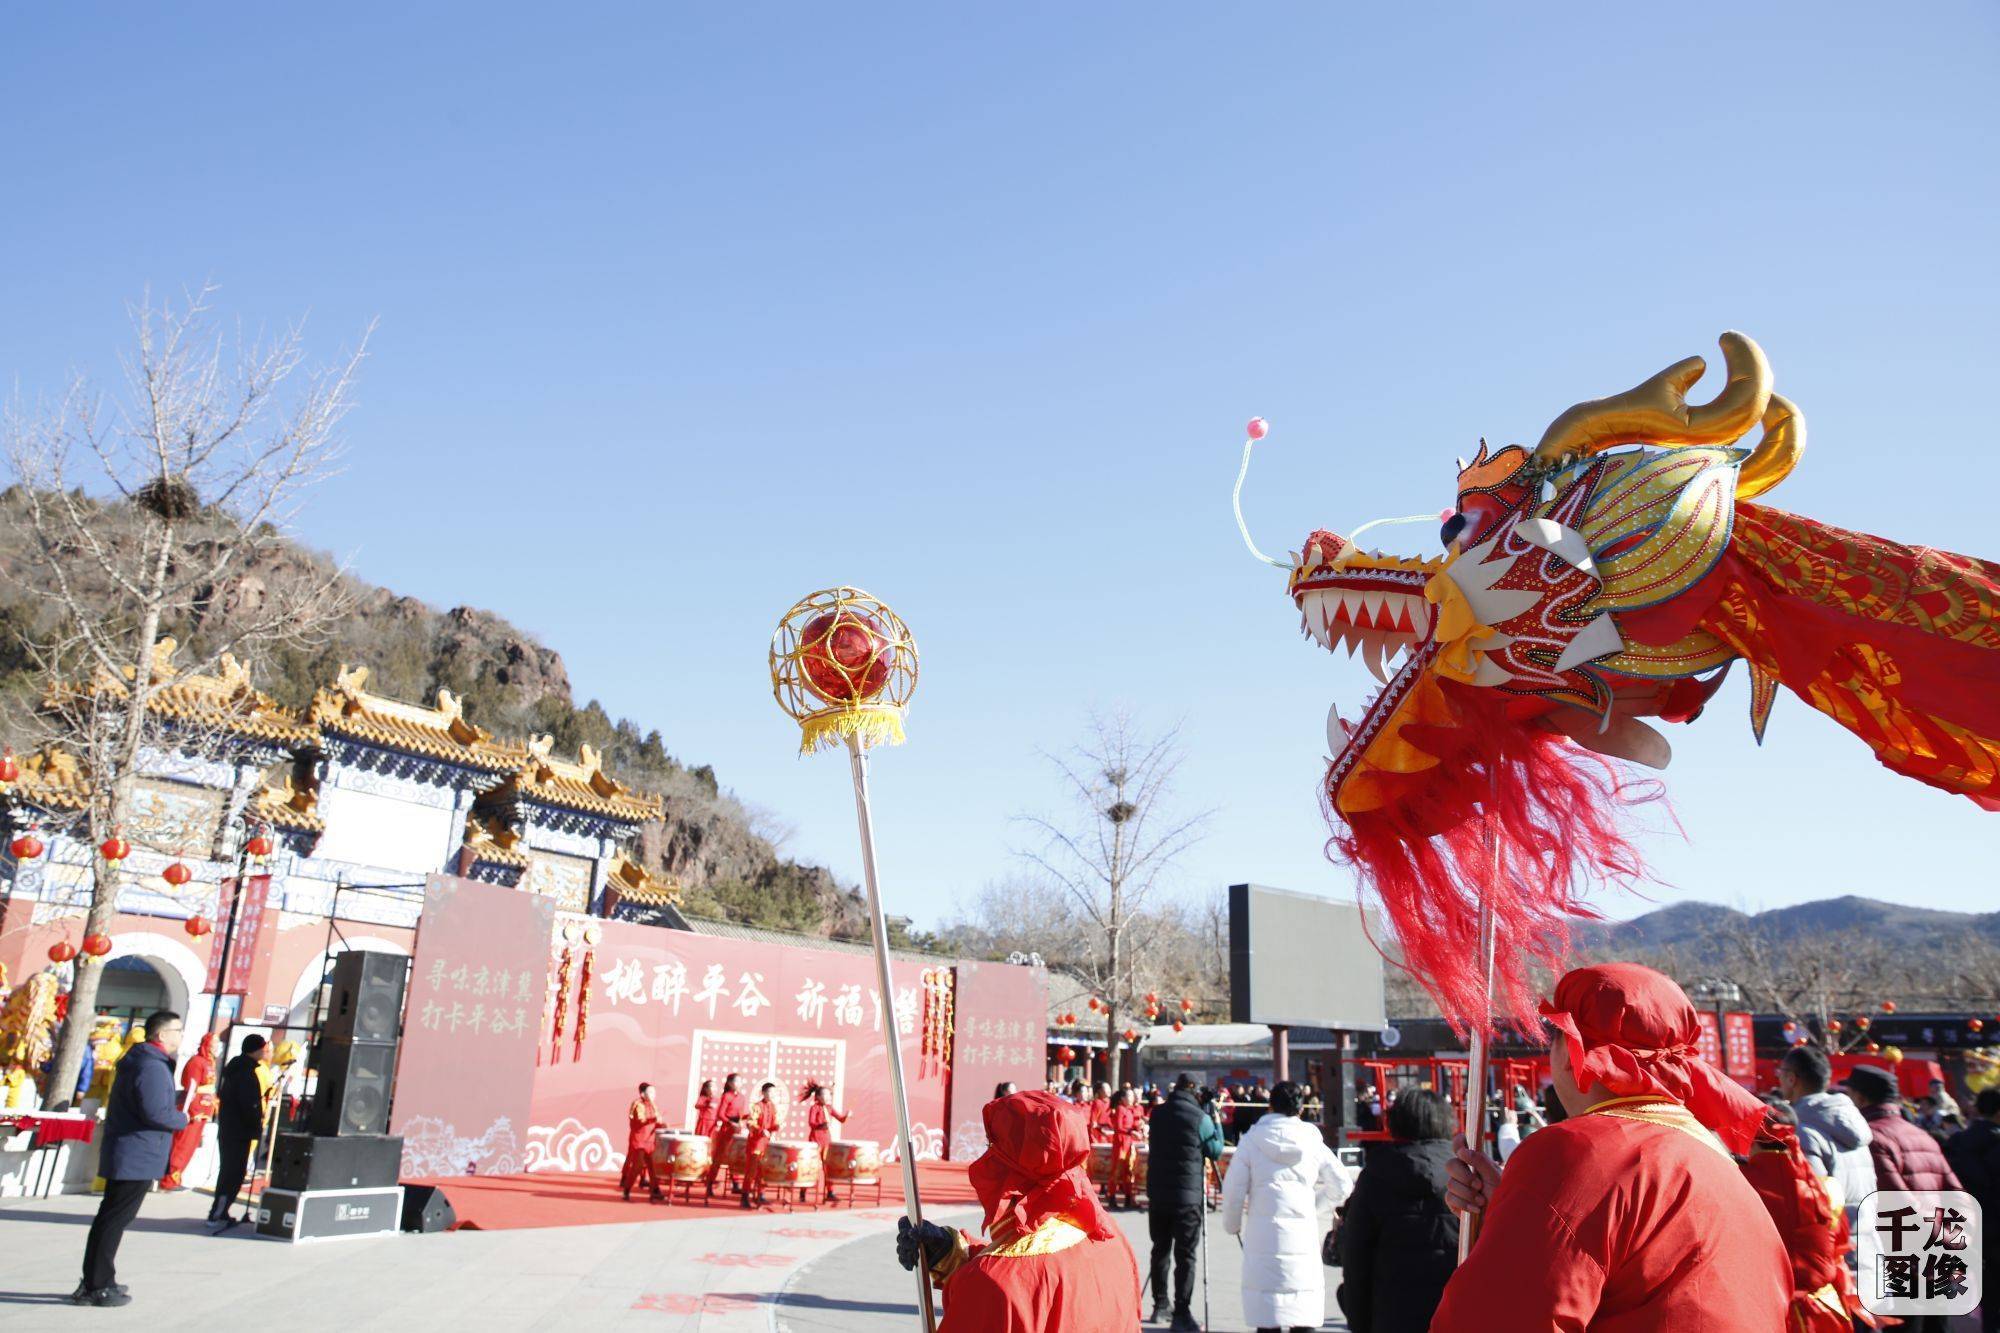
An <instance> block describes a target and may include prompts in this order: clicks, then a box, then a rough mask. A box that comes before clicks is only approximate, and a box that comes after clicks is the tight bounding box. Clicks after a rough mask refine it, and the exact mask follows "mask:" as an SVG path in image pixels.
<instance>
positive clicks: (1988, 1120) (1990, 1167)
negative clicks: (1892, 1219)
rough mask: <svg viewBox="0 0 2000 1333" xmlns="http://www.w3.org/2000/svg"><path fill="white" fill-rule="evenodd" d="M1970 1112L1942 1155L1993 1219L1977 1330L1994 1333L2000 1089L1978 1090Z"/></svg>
mask: <svg viewBox="0 0 2000 1333" xmlns="http://www.w3.org/2000/svg"><path fill="white" fill-rule="evenodd" d="M1972 1110H1973V1114H1974V1115H1975V1116H1976V1117H1977V1118H1976V1119H1974V1120H1973V1122H1972V1124H1971V1125H1970V1126H1969V1127H1968V1128H1965V1129H1961V1130H1960V1131H1958V1133H1956V1134H1954V1135H1952V1136H1951V1137H1950V1138H1949V1139H1947V1140H1946V1141H1945V1145H1944V1156H1945V1160H1946V1161H1948V1162H1950V1163H1951V1169H1952V1171H1953V1172H1954V1173H1956V1174H1957V1176H1958V1183H1959V1184H1961V1185H1963V1186H1965V1192H1966V1193H1968V1194H1970V1195H1971V1196H1972V1197H1973V1198H1975V1199H1977V1200H1979V1208H1980V1211H1981V1213H1983V1214H1984V1215H1985V1216H1986V1217H1989V1218H1992V1219H1994V1220H1993V1221H1989V1222H1988V1223H1987V1224H1986V1227H1985V1249H1986V1273H1987V1278H1986V1280H1987V1283H1988V1284H1989V1295H1988V1297H1987V1299H1986V1300H1984V1301H1983V1302H1981V1304H1980V1307H1979V1308H1980V1315H1981V1318H1982V1320H1983V1321H1984V1322H1983V1323H1982V1324H1981V1325H1980V1327H1981V1328H1983V1329H1985V1330H1986V1333H1994V1331H1995V1330H1996V1329H2000V1297H1995V1296H1993V1295H1992V1294H1990V1288H1991V1283H1992V1282H1993V1280H1994V1275H1995V1274H1996V1273H2000V1088H1987V1089H1985V1090H1984V1091H1982V1092H1981V1093H1980V1094H1979V1096H1978V1097H1977V1098H1975V1099H1974V1100H1973V1103H1972Z"/></svg>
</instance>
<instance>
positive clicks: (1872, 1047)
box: [1868, 1041, 1882, 1055]
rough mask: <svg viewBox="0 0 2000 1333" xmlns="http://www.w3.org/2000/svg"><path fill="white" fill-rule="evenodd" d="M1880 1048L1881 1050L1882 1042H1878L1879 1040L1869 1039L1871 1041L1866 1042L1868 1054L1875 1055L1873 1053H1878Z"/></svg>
mask: <svg viewBox="0 0 2000 1333" xmlns="http://www.w3.org/2000/svg"><path fill="white" fill-rule="evenodd" d="M1881 1050H1882V1043H1881V1042H1879V1041H1871V1042H1869V1043H1868V1054H1870V1055H1875V1054H1878V1053H1880V1051H1881Z"/></svg>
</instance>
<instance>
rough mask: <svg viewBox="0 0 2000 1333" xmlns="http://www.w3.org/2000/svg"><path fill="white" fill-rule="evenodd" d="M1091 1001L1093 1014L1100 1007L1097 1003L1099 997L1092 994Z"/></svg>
mask: <svg viewBox="0 0 2000 1333" xmlns="http://www.w3.org/2000/svg"><path fill="white" fill-rule="evenodd" d="M1089 1003H1090V1012H1091V1013H1093V1014H1094V1013H1096V1012H1097V1010H1098V1007H1099V1006H1098V1003H1097V997H1096V996H1095V995H1093V996H1091V997H1090V1001H1089Z"/></svg>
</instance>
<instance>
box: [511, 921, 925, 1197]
mask: <svg viewBox="0 0 2000 1333" xmlns="http://www.w3.org/2000/svg"><path fill="white" fill-rule="evenodd" d="M590 924H591V925H593V926H595V927H596V928H598V929H599V930H601V932H602V935H601V936H600V938H599V939H598V941H597V943H596V945H595V946H594V947H591V948H588V949H586V947H585V946H584V945H582V944H581V943H579V944H576V945H573V946H572V948H573V950H574V953H575V955H576V958H575V962H574V964H573V969H572V970H573V972H574V973H575V979H573V980H572V983H571V987H570V992H571V994H570V999H569V1003H568V1005H567V1014H568V1026H567V1027H566V1029H565V1031H564V1035H563V1039H562V1041H561V1042H559V1043H557V1044H556V1047H555V1051H556V1058H555V1059H554V1060H550V1059H548V1058H547V1052H546V1051H545V1052H544V1060H543V1063H542V1065H541V1066H540V1067H539V1068H538V1069H536V1070H535V1097H534V1106H533V1110H532V1112H531V1114H530V1117H529V1119H530V1127H529V1131H528V1137H527V1142H526V1149H527V1152H526V1158H525V1165H526V1167H527V1169H528V1170H530V1171H603V1170H610V1169H615V1168H616V1167H617V1166H618V1165H619V1164H620V1163H622V1162H623V1160H624V1153H625V1130H626V1126H625V1107H626V1105H627V1104H628V1103H630V1102H631V1100H632V1096H633V1093H634V1091H635V1090H636V1089H637V1087H638V1085H639V1083H640V1082H641V1080H644V1081H647V1082H650V1083H652V1084H653V1085H654V1098H655V1100H656V1101H657V1102H658V1103H659V1106H660V1114H661V1118H662V1120H663V1121H665V1122H666V1126H668V1127H686V1126H690V1125H692V1124H693V1123H694V1109H693V1107H694V1097H695V1093H696V1092H697V1091H698V1090H699V1088H700V1086H701V1081H702V1080H703V1079H705V1078H712V1079H714V1080H715V1084H716V1087H717V1089H718V1090H719V1089H720V1088H721V1086H722V1080H723V1076H724V1075H726V1074H730V1073H738V1074H741V1075H742V1076H743V1077H742V1079H741V1084H742V1086H743V1088H744V1089H745V1092H746V1094H747V1095H748V1097H749V1098H750V1099H751V1100H752V1101H754V1100H756V1097H757V1089H758V1086H759V1085H760V1084H763V1083H765V1082H774V1083H776V1084H777V1085H778V1087H777V1089H776V1091H774V1092H773V1093H772V1096H773V1097H774V1098H775V1099H776V1100H777V1101H778V1102H779V1103H780V1106H781V1107H782V1111H783V1116H784V1120H783V1123H782V1127H781V1128H780V1130H779V1137H781V1138H804V1137H805V1132H806V1130H805V1107H804V1106H803V1105H801V1104H800V1103H799V1102H798V1096H799V1094H800V1092H801V1091H802V1090H803V1089H804V1088H805V1086H806V1083H807V1082H808V1081H809V1080H813V1081H817V1082H820V1083H823V1084H826V1085H827V1086H828V1088H829V1089H831V1100H832V1102H833V1105H834V1107H835V1109H837V1110H842V1111H846V1112H847V1113H848V1120H847V1123H846V1124H845V1125H836V1126H835V1127H834V1137H835V1138H847V1139H872V1140H874V1141H875V1142H877V1143H879V1144H880V1145H881V1146H882V1150H883V1153H884V1155H885V1156H887V1155H888V1154H889V1153H890V1151H891V1147H890V1145H891V1141H892V1140H893V1139H894V1137H895V1112H894V1109H893V1107H892V1106H891V1103H890V1098H889V1062H888V1057H887V1054H886V1052H885V1050H884V1048H883V1045H882V1036H881V1020H880V1018H879V1016H878V1014H879V1010H878V1009H877V1005H878V1004H879V1003H880V1000H879V999H878V997H877V995H876V987H875V984H874V983H875V963H874V959H873V958H872V957H871V956H870V955H868V954H865V953H847V952H835V951H831V950H817V949H802V948H789V947H786V946H783V945H774V944H766V943H757V942H752V941H747V940H734V939H724V938H720V937H717V936H714V935H696V934H691V933H689V932H687V931H681V930H668V929H664V928H661V927H658V926H643V925H636V924H633V923H630V922H624V921H593V922H591V923H590ZM586 952H588V954H589V955H590V974H591V983H590V991H591V994H590V1010H589V1022H588V1027H587V1030H586V1032H585V1037H584V1042H583V1048H582V1055H581V1057H580V1058H579V1057H578V1056H577V1054H576V1046H575V1042H574V1037H575V1023H576V1018H577V1011H578V1005H577V1001H576V998H575V992H576V990H577V989H578V985H577V982H578V981H579V980H580V978H581V975H582V969H583V966H584V962H583V959H584V955H585V953H586ZM923 971H924V968H923V966H922V965H921V964H917V963H897V964H895V969H894V977H895V988H896V994H895V996H894V997H893V998H892V1000H891V1001H890V1003H892V1004H893V1005H894V1006H895V1010H894V1011H895V1014H896V1017H897V1022H898V1028H899V1031H900V1033H901V1035H902V1045H903V1064H904V1072H905V1075H906V1077H907V1078H908V1079H909V1093H910V1121H911V1130H912V1135H913V1138H914V1140H915V1143H916V1148H917V1155H918V1157H919V1158H925V1157H941V1156H943V1155H944V1150H945V1139H946V1135H945V1129H944V1126H945V1079H946V1076H945V1074H944V1072H943V1071H942V1070H940V1069H938V1068H936V1067H935V1064H934V1062H930V1061H920V1059H919V1056H920V1054H921V1048H922V1030H923V1029H922V1024H923V1020H924V998H923V996H924V992H923V987H922V985H921V974H922V973H923Z"/></svg>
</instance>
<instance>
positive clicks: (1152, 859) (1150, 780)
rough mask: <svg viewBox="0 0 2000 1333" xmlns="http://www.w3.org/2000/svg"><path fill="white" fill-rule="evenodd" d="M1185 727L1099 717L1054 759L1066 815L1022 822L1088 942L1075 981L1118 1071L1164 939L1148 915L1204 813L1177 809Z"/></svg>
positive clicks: (1030, 856)
mask: <svg viewBox="0 0 2000 1333" xmlns="http://www.w3.org/2000/svg"><path fill="white" fill-rule="evenodd" d="M1179 737H1180V733H1179V729H1178V728H1175V729H1170V730H1168V731H1166V732H1164V733H1162V734H1160V735H1158V736H1147V735H1143V734H1141V732H1140V731H1139V729H1138V727H1137V726H1136V725H1135V724H1134V723H1133V721H1132V719H1131V718H1130V717H1129V716H1127V715H1126V714H1124V713H1113V714H1110V715H1101V714H1094V715H1092V717H1091V719H1090V730H1089V734H1088V735H1087V736H1086V738H1085V739H1084V741H1083V743H1082V744H1080V745H1079V746H1077V748H1076V749H1075V750H1074V751H1073V752H1072V753H1071V754H1070V756H1069V757H1067V758H1063V757H1060V756H1056V755H1050V756H1048V759H1049V762H1050V763H1051V764H1052V765H1053V766H1054V767H1055V769H1056V771H1057V773H1058V774H1059V775H1060V776H1061V781H1062V786H1063V789H1064V792H1065V795H1066V796H1067V798H1068V800H1069V802H1070V806H1071V808H1070V810H1069V811H1068V813H1067V814H1065V815H1063V816H1061V817H1044V816H1040V815H1024V816H1021V819H1022V822H1023V823H1024V824H1026V825H1027V826H1028V827H1029V828H1031V829H1032V830H1034V832H1035V833H1036V834H1038V835H1039V836H1040V839H1041V845H1040V846H1039V847H1037V848H1033V849H1030V850H1027V851H1024V852H1022V853H1021V855H1022V857H1023V858H1024V859H1025V860H1026V861H1027V862H1028V864H1030V865H1031V866H1033V867H1034V868H1035V869H1036V870H1037V871H1039V872H1040V873H1041V874H1043V875H1045V876H1047V878H1048V879H1049V881H1050V882H1051V883H1053V884H1055V885H1056V886H1058V887H1059V888H1061V889H1062V890H1063V892H1064V893H1065V894H1067V896H1068V898H1069V900H1070V902H1071V903H1072V904H1073V905H1074V907H1075V909H1076V911H1077V913H1078V915H1079V917H1080V924H1081V926H1082V928H1083V930H1084V931H1085V932H1086V935H1087V941H1086V944H1085V947H1084V948H1082V949H1081V950H1080V951H1079V952H1078V955H1077V957H1076V959H1075V962H1074V967H1075V969H1076V970H1077V973H1078V975H1079V976H1080V977H1081V978H1082V979H1083V980H1084V981H1085V983H1086V984H1088V985H1089V986H1090V988H1091V990H1092V991H1093V992H1095V993H1096V994H1097V995H1098V997H1099V998H1100V999H1102V1000H1103V1002H1104V1005H1105V1015H1104V1039H1105V1046H1106V1049H1107V1051H1108V1052H1109V1055H1110V1065H1109V1067H1110V1069H1111V1070H1112V1072H1113V1073H1114V1075H1115V1074H1116V1072H1117V1071H1118V1069H1119V1068H1120V1066H1121V1062H1122V1060H1123V1056H1124V1048H1125V1041H1124V1037H1123V1034H1122V1030H1121V1029H1120V1027H1119V1016H1120V1015H1121V1014H1129V1013H1131V1012H1132V1011H1133V1010H1135V1009H1137V1008H1138V1007H1139V1006H1138V997H1139V996H1140V995H1142V994H1143V993H1144V992H1145V989H1146V987H1145V982H1144V980H1143V978H1144V976H1145V975H1146V974H1147V972H1148V971H1149V969H1151V968H1152V967H1154V966H1156V965H1157V962H1158V959H1157V957H1156V956H1155V954H1154V953H1153V952H1152V950H1153V946H1154V945H1156V944H1157V943H1158V942H1159V941H1160V940H1161V938H1162V937H1163V934H1164V929H1165V927H1164V922H1163V919H1162V917H1161V915H1160V914H1159V913H1157V912H1148V911H1147V910H1146V908H1147V905H1148V901H1149V899H1151V897H1152V896H1153V894H1154V892H1155V890H1157V889H1158V888H1159V887H1160V885H1161V883H1162V881H1163V879H1164V877H1165V876H1166V874H1167V872H1168V871H1169V870H1171V869H1172V867H1173V865H1174V862H1175V861H1176V860H1177V859H1178V858H1179V857H1180V856H1181V855H1182V854H1183V853H1185V852H1186V851H1187V850H1188V849H1189V848H1190V847H1192V846H1194V845H1195V843H1196V842H1198V841H1199V840H1200V839H1201V836H1202V832H1203V827H1204V825H1205V824H1206V822H1207V819H1208V816H1207V814H1206V813H1205V812H1204V813H1202V814H1196V815H1191V816H1181V815H1177V814H1175V813H1173V812H1172V811H1171V808H1170V805H1171V795H1172V788H1173V780H1174V774H1175V773H1176V771H1177V770H1178V769H1179V767H1180V764H1181V758H1182V752H1181V748H1180V739H1179Z"/></svg>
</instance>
